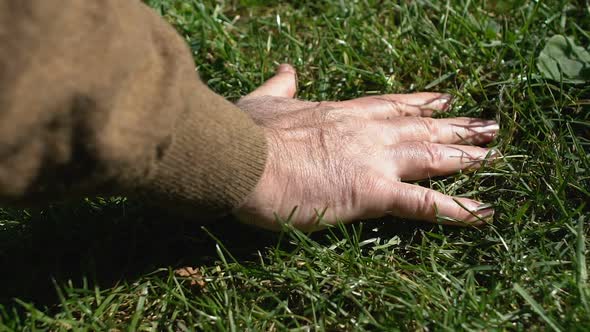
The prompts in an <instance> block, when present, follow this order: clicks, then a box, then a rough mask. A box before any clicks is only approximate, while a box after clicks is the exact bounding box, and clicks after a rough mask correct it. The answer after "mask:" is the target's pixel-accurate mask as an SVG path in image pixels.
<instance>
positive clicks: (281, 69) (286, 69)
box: [277, 63, 295, 74]
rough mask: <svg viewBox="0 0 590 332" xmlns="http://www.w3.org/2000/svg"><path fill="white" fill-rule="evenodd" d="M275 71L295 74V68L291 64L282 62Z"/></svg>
mask: <svg viewBox="0 0 590 332" xmlns="http://www.w3.org/2000/svg"><path fill="white" fill-rule="evenodd" d="M277 72H278V73H290V74H295V69H294V68H293V67H292V66H291V65H288V64H286V63H283V64H282V65H280V66H279V68H277Z"/></svg>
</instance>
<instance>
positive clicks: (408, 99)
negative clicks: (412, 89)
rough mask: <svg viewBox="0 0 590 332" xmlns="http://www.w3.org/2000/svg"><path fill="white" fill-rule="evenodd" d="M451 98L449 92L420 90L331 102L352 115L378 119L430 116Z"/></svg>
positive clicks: (444, 108)
mask: <svg viewBox="0 0 590 332" xmlns="http://www.w3.org/2000/svg"><path fill="white" fill-rule="evenodd" d="M451 100H452V97H451V95H449V94H443V93H435V92H421V93H413V94H389V95H381V96H370V97H361V98H357V99H352V100H346V101H340V102H334V103H332V104H334V105H335V106H338V107H340V108H342V109H349V110H350V112H351V113H353V114H354V115H361V116H366V117H367V118H369V119H375V120H379V119H390V118H391V117H397V116H432V114H433V113H434V112H436V111H441V112H444V111H447V110H448V109H449V108H450V104H451Z"/></svg>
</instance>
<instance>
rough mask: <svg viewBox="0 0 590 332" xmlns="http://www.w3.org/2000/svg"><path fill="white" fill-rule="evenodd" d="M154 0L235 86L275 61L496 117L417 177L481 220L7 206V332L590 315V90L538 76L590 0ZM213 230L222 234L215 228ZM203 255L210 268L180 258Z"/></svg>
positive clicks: (341, 86)
mask: <svg viewBox="0 0 590 332" xmlns="http://www.w3.org/2000/svg"><path fill="white" fill-rule="evenodd" d="M148 3H149V4H150V5H151V6H153V7H154V8H156V9H157V10H158V11H159V12H160V13H161V14H162V15H163V16H165V17H166V19H167V20H168V21H170V22H171V23H172V24H174V26H175V27H176V28H177V29H178V31H180V33H182V34H183V35H184V36H185V37H186V39H187V40H188V42H189V44H190V46H191V48H192V51H193V53H194V57H195V61H196V62H197V65H198V68H199V71H200V73H201V76H202V77H203V79H204V80H205V81H206V82H207V83H208V84H209V86H210V87H211V88H212V89H213V90H215V91H217V92H218V93H220V94H222V95H224V96H227V97H228V98H230V99H232V100H236V99H237V98H239V96H241V95H244V94H246V93H248V92H249V91H251V90H252V89H254V88H255V87H256V86H258V85H259V84H260V83H261V82H263V81H264V79H266V78H268V77H269V76H270V75H271V74H272V72H273V70H274V68H275V66H276V65H277V64H278V63H282V62H289V63H292V64H294V65H295V66H296V67H297V69H298V71H299V88H300V92H299V98H303V99H310V100H325V99H349V98H354V97H357V96H361V95H367V94H380V93H392V92H395V93H405V92H413V91H422V90H436V91H445V92H450V93H452V94H453V95H455V96H456V100H455V103H454V110H453V111H452V112H451V114H450V115H449V116H456V115H461V116H474V117H485V118H494V119H497V120H498V121H499V122H500V124H501V127H502V130H501V135H500V138H499V139H498V141H497V142H496V143H495V144H494V145H495V146H497V147H498V148H499V149H500V151H501V152H502V153H503V155H504V158H503V159H502V160H501V161H500V162H498V163H496V164H494V165H488V166H486V167H485V168H483V169H481V170H479V171H477V172H475V173H471V174H457V175H455V176H452V177H449V178H442V179H433V180H431V181H426V182H424V183H423V185H425V186H431V187H433V188H436V189H438V190H440V191H443V192H446V193H448V194H454V195H462V196H466V197H472V198H476V199H481V200H483V201H486V202H490V203H493V204H494V205H495V207H496V217H495V221H494V223H493V225H492V226H489V227H486V228H483V229H454V228H447V227H441V226H437V225H422V224H417V223H414V222H408V221H403V220H394V219H383V220H377V221H367V222H363V223H360V224H357V225H355V226H349V227H336V228H334V229H331V230H328V231H326V232H323V233H317V234H313V235H312V236H308V235H305V234H302V233H299V232H296V231H286V232H284V233H282V234H270V233H266V232H263V231H259V230H255V229H251V228H248V227H246V226H242V225H239V224H237V223H236V222H235V221H234V220H231V219H225V220H221V221H217V222H215V223H213V224H208V225H206V226H205V227H206V230H205V229H204V228H202V227H201V224H200V220H199V219H200V218H198V216H196V217H195V218H194V219H193V220H178V219H177V218H175V217H172V216H170V215H168V214H166V212H164V211H153V210H151V209H148V208H147V207H145V206H143V205H142V204H141V202H133V201H127V200H125V199H121V198H113V199H92V200H85V201H76V202H69V203H63V204H58V205H54V206H51V207H47V208H44V209H41V210H26V211H22V210H14V209H3V210H0V264H1V266H2V268H1V269H2V270H1V271H2V273H0V282H1V284H2V287H1V290H0V303H1V306H0V331H3V330H35V329H53V330H59V329H64V330H66V329H76V330H108V329H109V328H116V329H123V328H125V329H130V330H135V329H137V330H140V329H141V330H148V329H153V330H174V331H177V330H194V329H198V330H231V331H243V330H251V331H258V330H263V331H276V330H285V329H294V330H375V329H383V330H396V329H399V330H482V329H485V330H529V329H533V330H562V331H565V330H586V329H587V327H588V326H590V303H589V302H590V287H589V284H588V274H587V257H586V253H587V247H588V242H589V240H588V232H589V226H588V222H589V221H590V220H589V219H590V208H589V207H588V203H589V202H590V171H589V170H590V157H589V152H590V87H589V84H587V85H584V84H579V85H571V84H570V85H567V84H560V83H559V82H552V81H546V80H544V79H543V78H541V77H540V75H539V72H538V71H537V69H536V66H535V61H536V58H537V56H538V54H539V52H540V51H541V49H542V48H543V46H544V44H545V41H546V40H547V39H548V38H549V37H551V36H552V35H554V34H563V35H566V36H571V37H572V38H573V39H574V40H575V41H576V43H577V44H578V45H583V46H585V47H586V48H588V45H589V44H590V7H589V6H590V5H589V4H588V2H587V1H582V0H579V1H504V2H497V1H489V2H488V1H470V0H453V1H447V2H438V1H436V2H435V1H427V0H424V1H412V2H411V3H410V2H401V3H397V2H395V1H390V0H382V1H375V0H362V1H348V0H331V1H262V0H260V1H255V0H250V1H246V0H245V1H241V2H239V1H233V2H232V1H223V0H220V1H202V2H201V1H174V0H151V1H148ZM216 239H217V240H216ZM187 265H189V266H193V267H198V268H199V269H200V271H201V273H202V274H203V276H204V278H205V280H206V285H205V286H204V287H200V286H198V285H196V286H195V285H193V286H191V282H190V280H187V279H186V278H180V277H177V276H175V275H174V273H173V272H172V271H173V269H174V268H176V267H180V266H187Z"/></svg>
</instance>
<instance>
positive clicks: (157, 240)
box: [0, 199, 433, 307]
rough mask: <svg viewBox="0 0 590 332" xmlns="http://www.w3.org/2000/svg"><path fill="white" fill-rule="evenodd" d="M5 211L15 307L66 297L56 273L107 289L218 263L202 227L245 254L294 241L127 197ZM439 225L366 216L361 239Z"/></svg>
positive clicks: (1, 241) (2, 261)
mask: <svg viewBox="0 0 590 332" xmlns="http://www.w3.org/2000/svg"><path fill="white" fill-rule="evenodd" d="M0 212H1V215H0V220H3V223H4V224H2V223H0V266H2V271H3V273H0V284H1V285H3V286H2V287H1V288H0V305H5V306H8V307H10V306H13V305H15V302H14V301H13V299H14V298H18V299H21V300H24V301H26V302H33V303H34V304H35V305H37V306H52V305H53V304H57V303H59V299H58V297H57V292H56V289H55V285H54V281H55V283H56V284H57V285H63V284H65V283H68V282H71V283H72V285H73V286H74V287H82V286H83V283H84V282H87V283H88V285H89V287H92V286H93V285H98V286H100V288H103V289H104V288H109V287H112V286H114V285H116V284H117V283H119V282H125V281H126V282H133V281H134V280H135V279H137V278H138V277H140V276H141V275H144V274H146V273H149V272H152V271H155V270H156V269H158V268H162V267H172V268H177V267H182V266H193V267H195V266H202V265H208V264H213V263H214V262H215V261H216V260H218V256H217V252H216V246H215V245H216V241H215V240H214V239H213V238H212V237H211V236H210V235H209V234H208V233H207V231H206V230H204V229H203V227H206V229H207V230H208V231H209V232H210V233H211V234H213V235H214V236H215V237H217V238H218V239H219V240H220V241H221V242H222V243H223V245H224V246H225V247H226V248H227V249H228V250H229V252H230V253H231V254H232V255H233V256H234V257H235V258H236V259H237V260H238V261H241V262H242V261H258V259H259V258H258V257H257V253H258V251H261V252H263V251H264V250H265V248H268V247H276V246H280V248H281V249H283V250H285V251H289V250H290V248H292V247H291V246H290V244H289V241H288V240H286V241H285V240H284V241H281V242H280V243H279V238H280V236H278V234H277V233H271V232H268V231H264V230H260V229H255V228H252V227H249V226H245V225H242V224H239V223H238V222H237V221H235V220H233V219H232V218H231V217H226V218H223V219H219V220H215V221H211V220H209V221H206V220H199V218H198V217H197V218H194V219H191V220H188V219H179V218H178V217H177V216H172V215H170V214H168V213H166V212H165V211H162V210H156V209H153V208H147V207H145V206H142V205H140V204H137V203H134V202H127V201H125V200H122V199H119V200H117V201H112V200H110V201H103V202H102V203H96V202H95V201H83V202H73V203H72V202H70V203H63V204H57V205H53V206H50V207H47V208H44V209H39V210H27V211H23V210H10V209H4V210H0ZM11 219H12V220H14V221H11ZM346 227H347V229H350V227H358V226H346ZM432 227H433V226H428V225H425V226H419V227H416V224H414V223H406V222H395V223H394V224H392V221H391V220H389V221H383V220H381V221H376V222H370V223H365V224H364V227H363V233H362V235H361V239H362V238H369V237H375V236H380V237H387V236H392V235H398V236H401V237H402V238H403V237H406V238H408V237H414V236H416V234H419V232H418V229H420V228H432ZM333 234H336V236H338V234H340V231H339V230H335V231H334V232H333ZM312 238H313V240H315V241H318V242H320V243H326V244H328V243H329V241H330V240H329V239H328V238H329V236H327V232H317V233H314V234H313V235H312Z"/></svg>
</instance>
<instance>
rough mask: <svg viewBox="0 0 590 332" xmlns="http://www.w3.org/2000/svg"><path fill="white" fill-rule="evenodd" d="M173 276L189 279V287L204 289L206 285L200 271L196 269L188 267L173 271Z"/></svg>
mask: <svg viewBox="0 0 590 332" xmlns="http://www.w3.org/2000/svg"><path fill="white" fill-rule="evenodd" d="M174 274H176V275H177V276H179V277H183V278H187V279H189V280H190V281H191V283H190V285H191V286H197V285H198V286H199V287H201V288H204V287H205V286H206V285H207V282H205V278H204V277H203V274H202V273H201V271H199V270H198V269H194V268H192V267H190V266H186V267H181V268H180V269H176V270H174Z"/></svg>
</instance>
